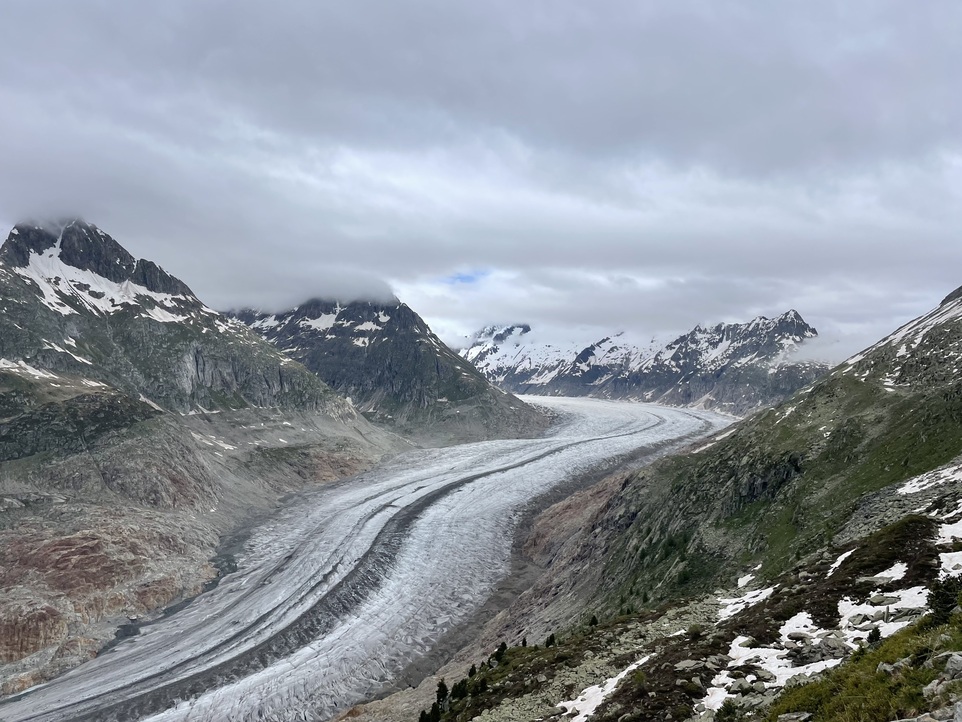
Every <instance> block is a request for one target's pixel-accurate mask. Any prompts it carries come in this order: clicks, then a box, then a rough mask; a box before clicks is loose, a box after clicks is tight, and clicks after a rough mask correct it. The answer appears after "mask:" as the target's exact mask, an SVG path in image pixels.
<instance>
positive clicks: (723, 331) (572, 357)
mask: <svg viewBox="0 0 962 722" xmlns="http://www.w3.org/2000/svg"><path fill="white" fill-rule="evenodd" d="M816 335H817V333H816V331H815V329H814V328H812V327H811V326H809V325H808V324H807V323H805V321H804V320H803V319H802V317H801V315H799V313H798V312H797V311H795V310H791V311H788V312H786V313H784V314H782V315H780V316H777V317H775V318H771V319H770V318H766V317H764V316H759V317H757V318H755V319H752V320H751V321H749V322H747V323H743V324H738V323H733V324H726V323H719V324H715V325H713V326H712V325H698V326H696V327H695V328H694V329H692V330H691V331H689V332H688V333H686V334H684V335H682V336H678V337H677V338H673V339H666V338H657V337H655V338H648V339H646V340H644V341H638V340H636V339H639V338H644V337H639V336H637V335H635V336H632V335H630V334H627V333H622V332H619V333H614V334H611V335H607V336H605V337H603V338H601V339H600V340H598V341H595V342H593V343H588V344H585V343H579V342H576V341H566V342H558V341H556V340H544V337H543V336H542V335H541V334H540V333H539V331H538V330H537V329H534V330H532V329H531V327H530V326H528V325H527V324H523V325H514V326H502V327H494V326H492V327H488V328H485V329H483V330H482V331H480V332H479V333H477V334H476V335H475V336H474V337H473V341H472V343H471V344H470V345H469V346H468V347H467V348H465V349H463V350H462V351H461V355H462V357H464V358H465V359H466V360H468V361H470V362H471V363H473V364H474V365H475V366H476V367H477V368H478V369H479V370H480V371H481V372H482V373H484V374H485V375H486V376H487V377H488V378H489V379H490V380H492V381H494V382H495V383H498V384H500V385H501V386H502V387H503V388H506V389H508V390H510V391H514V392H520V393H533V394H551V395H556V394H561V395H583V394H588V395H594V396H602V397H613V398H625V397H627V398H637V399H640V400H644V401H654V400H666V399H671V400H672V402H679V401H680V402H682V403H691V404H697V403H703V404H705V405H714V404H717V403H721V401H720V400H719V396H720V395H721V394H722V393H723V394H724V395H726V396H728V397H730V398H728V399H727V400H726V401H725V402H724V403H726V404H727V405H728V406H727V407H728V408H733V409H738V410H739V411H744V410H747V409H751V408H755V407H757V406H758V405H761V404H764V403H768V402H770V401H774V400H779V399H780V398H781V397H782V395H784V394H786V393H790V392H791V391H793V390H795V388H798V387H800V385H804V383H801V382H802V381H804V382H808V381H810V380H813V379H814V378H817V376H818V375H820V374H821V373H823V372H824V371H825V370H826V369H825V368H824V367H823V366H820V365H818V364H809V366H810V368H806V369H804V370H802V369H801V365H800V364H793V363H790V361H791V357H792V355H793V354H794V352H795V350H796V349H797V347H798V346H799V345H800V344H802V343H803V342H804V341H805V340H806V339H809V338H813V337H815V336H816ZM725 374H730V375H731V376H732V378H733V379H734V377H736V376H737V377H738V379H739V380H737V381H734V380H733V381H732V384H731V385H730V386H729V387H726V388H724V389H722V390H721V392H719V383H721V382H720V381H719V379H721V377H722V376H723V375H725ZM796 382H798V383H796Z"/></svg>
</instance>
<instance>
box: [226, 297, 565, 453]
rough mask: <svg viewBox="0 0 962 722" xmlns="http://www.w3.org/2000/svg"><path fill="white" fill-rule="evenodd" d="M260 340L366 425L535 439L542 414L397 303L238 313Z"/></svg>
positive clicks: (454, 436) (430, 434) (446, 436)
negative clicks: (348, 404)
mask: <svg viewBox="0 0 962 722" xmlns="http://www.w3.org/2000/svg"><path fill="white" fill-rule="evenodd" d="M231 315H232V316H233V317H234V318H236V319H238V320H240V321H242V322H244V323H245V324H247V325H248V326H250V328H251V329H252V330H254V331H256V332H257V333H259V334H260V335H261V336H262V338H264V339H265V340H266V341H269V342H270V343H272V344H274V345H275V346H276V347H277V348H279V349H281V350H283V351H284V352H285V353H286V354H287V355H288V356H289V357H290V358H292V359H294V360H296V361H298V362H300V363H302V364H304V366H306V367H307V368H308V369H310V370H311V371H313V372H314V373H315V374H317V375H318V377H320V378H321V379H323V380H324V382H325V383H327V384H329V385H330V386H331V387H332V388H333V389H335V390H336V391H337V392H339V393H340V394H342V395H344V396H346V397H348V398H350V399H351V401H352V403H353V404H354V406H355V407H356V408H358V409H359V410H361V411H362V412H363V413H364V414H365V416H367V417H368V418H369V419H371V420H374V421H378V422H382V423H389V424H390V425H391V426H392V427H393V428H396V429H397V430H399V431H401V432H402V433H404V434H405V435H408V436H416V437H417V438H419V439H420V440H422V441H423V440H433V441H443V442H444V443H450V442H451V441H454V440H459V441H464V440H474V439H478V438H493V437H499V436H519V435H531V434H534V433H538V432H539V431H541V430H543V429H544V428H545V425H546V422H545V419H544V418H543V417H542V416H541V414H540V413H539V412H537V411H535V410H534V409H533V408H531V407H529V406H527V405H526V404H524V403H523V402H522V401H520V400H519V399H517V398H515V397H514V396H512V395H510V394H508V393H505V392H504V391H501V390H500V389H497V388H495V387H493V386H492V385H491V383H490V382H489V381H488V380H487V379H486V378H485V377H484V376H483V375H482V374H481V373H480V372H479V371H478V370H477V369H475V368H474V366H472V365H471V364H470V363H467V362H466V361H465V360H464V359H462V358H461V357H459V356H458V355H457V354H456V353H455V352H454V351H452V350H451V349H449V348H448V347H447V346H446V345H445V344H444V343H443V342H442V341H441V340H440V339H439V338H438V337H437V336H435V335H434V333H432V331H431V329H430V328H428V326H427V324H426V323H425V322H424V320H423V319H422V318H421V317H420V316H418V314H416V313H415V312H414V311H413V310H411V309H410V308H409V307H408V306H407V305H406V304H403V303H401V302H400V301H398V300H397V299H396V298H395V299H392V300H390V301H387V302H375V301H353V302H349V303H341V302H339V301H335V300H321V299H313V300H310V301H307V302H306V303H303V304H301V305H300V306H297V307H296V308H293V309H291V310H289V311H286V312H283V313H276V314H266V313H261V312H257V311H253V310H249V309H248V310H243V311H237V312H233V313H232V314H231Z"/></svg>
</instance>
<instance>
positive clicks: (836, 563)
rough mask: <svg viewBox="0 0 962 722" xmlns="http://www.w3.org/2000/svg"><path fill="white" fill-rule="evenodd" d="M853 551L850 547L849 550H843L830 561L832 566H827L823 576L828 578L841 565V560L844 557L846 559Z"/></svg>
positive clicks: (842, 560) (843, 559)
mask: <svg viewBox="0 0 962 722" xmlns="http://www.w3.org/2000/svg"><path fill="white" fill-rule="evenodd" d="M854 553H855V550H854V549H851V550H849V551H847V552H844V553H843V554H841V555H840V556H839V558H838V559H836V560H835V561H834V562H833V563H832V566H830V567H829V568H828V571H827V572H826V573H825V578H826V579H828V578H829V577H830V576H832V575H833V574H834V573H835V571H836V570H837V569H838V568H839V567H840V566H842V562H844V561H845V560H846V559H848V558H849V557H850V556H852V555H853V554H854Z"/></svg>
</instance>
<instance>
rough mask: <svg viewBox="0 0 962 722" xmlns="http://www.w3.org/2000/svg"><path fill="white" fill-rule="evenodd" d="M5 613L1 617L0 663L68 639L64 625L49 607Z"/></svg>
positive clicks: (19, 657) (55, 612) (58, 615)
mask: <svg viewBox="0 0 962 722" xmlns="http://www.w3.org/2000/svg"><path fill="white" fill-rule="evenodd" d="M4 611H5V613H4V615H3V618H0V662H16V661H17V660H18V659H23V658H24V657H27V656H29V655H31V654H33V653H34V652H38V651H40V650H41V649H43V648H44V647H48V646H50V645H51V644H59V643H60V642H62V641H63V640H64V639H66V637H67V622H66V621H65V620H64V618H63V616H62V615H61V614H60V612H58V611H57V610H56V609H54V608H53V607H51V606H49V605H44V606H42V607H34V608H20V609H16V608H14V609H12V610H4Z"/></svg>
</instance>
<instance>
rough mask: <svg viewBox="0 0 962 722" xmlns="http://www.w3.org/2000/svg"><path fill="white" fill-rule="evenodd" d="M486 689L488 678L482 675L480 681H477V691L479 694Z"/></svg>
mask: <svg viewBox="0 0 962 722" xmlns="http://www.w3.org/2000/svg"><path fill="white" fill-rule="evenodd" d="M487 691H488V680H486V679H485V678H484V677H482V678H481V681H480V682H478V692H479V693H480V694H484V693H485V692H487Z"/></svg>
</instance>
